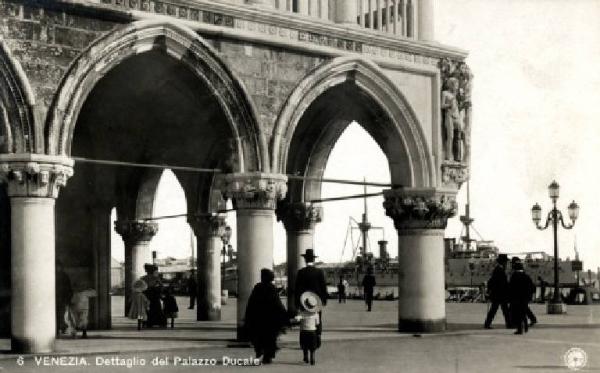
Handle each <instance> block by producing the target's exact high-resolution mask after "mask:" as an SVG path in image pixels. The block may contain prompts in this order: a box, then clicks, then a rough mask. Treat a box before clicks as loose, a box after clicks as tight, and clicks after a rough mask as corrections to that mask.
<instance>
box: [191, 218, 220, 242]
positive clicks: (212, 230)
mask: <svg viewBox="0 0 600 373" xmlns="http://www.w3.org/2000/svg"><path fill="white" fill-rule="evenodd" d="M225 218H226V216H225V215H222V214H221V215H218V214H215V215H204V216H194V217H191V218H190V219H188V223H189V225H190V227H192V230H193V231H194V234H195V235H196V237H222V236H223V234H225V228H226V227H227V222H226V221H225Z"/></svg>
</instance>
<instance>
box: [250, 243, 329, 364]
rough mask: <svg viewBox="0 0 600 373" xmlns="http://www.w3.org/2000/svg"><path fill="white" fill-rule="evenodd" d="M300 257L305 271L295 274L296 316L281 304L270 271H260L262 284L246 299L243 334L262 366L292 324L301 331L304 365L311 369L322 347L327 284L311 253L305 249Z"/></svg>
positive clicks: (272, 356)
mask: <svg viewBox="0 0 600 373" xmlns="http://www.w3.org/2000/svg"><path fill="white" fill-rule="evenodd" d="M302 256H303V257H304V259H305V261H306V267H304V268H302V269H300V270H299V271H298V274H297V276H296V283H295V286H294V290H295V293H294V294H295V296H294V302H295V305H296V308H297V310H298V314H297V315H291V314H290V313H289V312H288V311H287V310H286V309H285V307H284V305H283V303H281V299H280V298H279V292H278V290H277V288H276V287H275V285H274V284H273V281H274V280H275V274H274V273H273V271H271V270H270V269H266V268H263V269H262V270H261V272H260V278H261V281H260V283H258V284H256V285H255V286H254V288H253V290H252V293H251V294H250V297H249V298H248V304H247V307H246V313H245V319H244V331H245V333H246V336H247V337H248V339H249V340H250V341H251V343H252V345H253V346H254V350H255V352H256V357H257V358H261V357H262V363H263V364H269V363H271V362H272V360H273V358H275V353H276V351H277V337H278V336H279V334H281V333H283V332H284V331H285V329H286V328H288V327H291V326H292V325H295V324H297V325H299V327H300V347H301V348H302V353H303V361H304V362H305V363H307V364H308V363H310V364H311V365H315V363H316V350H317V349H318V348H319V347H320V346H321V334H322V331H323V314H322V309H323V307H324V306H325V305H326V304H327V284H326V282H325V274H324V273H323V271H322V270H321V269H318V268H316V267H315V265H314V264H315V258H316V255H315V253H314V250H313V249H307V250H306V252H305V253H304V254H302Z"/></svg>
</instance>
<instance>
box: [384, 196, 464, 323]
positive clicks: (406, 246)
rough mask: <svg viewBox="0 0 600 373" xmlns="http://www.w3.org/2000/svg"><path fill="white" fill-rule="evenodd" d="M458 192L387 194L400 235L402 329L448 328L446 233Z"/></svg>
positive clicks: (388, 208)
mask: <svg viewBox="0 0 600 373" xmlns="http://www.w3.org/2000/svg"><path fill="white" fill-rule="evenodd" d="M455 196H456V191H450V190H439V189H433V188H431V189H414V188H401V189H394V190H386V191H385V192H384V197H385V202H384V207H385V211H386V215H388V216H389V217H391V218H392V219H393V220H394V226H395V227H396V230H397V231H398V279H399V284H398V295H399V300H398V329H399V330H400V331H405V332H438V331H443V330H445V328H446V305H445V289H444V281H445V279H444V229H445V228H446V223H447V220H448V218H449V217H451V216H453V215H454V214H455V213H456V210H457V205H456V199H455Z"/></svg>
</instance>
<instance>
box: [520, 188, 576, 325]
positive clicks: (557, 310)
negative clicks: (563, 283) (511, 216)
mask: <svg viewBox="0 0 600 373" xmlns="http://www.w3.org/2000/svg"><path fill="white" fill-rule="evenodd" d="M559 191H560V186H559V185H558V183H557V182H556V181H553V182H552V183H551V184H550V185H549V186H548V195H549V197H550V199H552V210H550V212H548V216H547V218H546V224H545V225H544V226H541V225H540V222H541V220H542V208H541V207H540V205H538V204H537V203H536V204H535V205H533V207H532V208H531V218H532V220H533V223H534V224H535V226H536V228H537V229H539V230H544V229H546V228H548V226H549V225H550V222H552V230H553V234H554V296H553V298H552V300H550V301H549V302H548V313H549V314H561V313H565V312H566V306H565V304H563V302H562V300H561V297H560V291H559V279H558V222H559V221H560V224H561V225H562V227H563V228H565V229H571V228H573V226H575V221H576V220H577V217H578V216H579V205H578V204H577V203H575V201H573V202H571V203H570V204H569V207H568V213H569V218H570V219H571V224H565V222H564V220H563V216H562V213H561V212H560V211H559V210H558V209H557V208H556V201H557V200H558V197H559V194H560V193H559Z"/></svg>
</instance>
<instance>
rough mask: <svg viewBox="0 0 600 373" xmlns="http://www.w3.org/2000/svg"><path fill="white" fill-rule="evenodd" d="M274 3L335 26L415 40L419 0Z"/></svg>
mask: <svg viewBox="0 0 600 373" xmlns="http://www.w3.org/2000/svg"><path fill="white" fill-rule="evenodd" d="M264 1H265V2H268V1H269V0H264ZM273 1H274V3H273V5H274V7H275V9H278V10H280V11H282V12H292V13H298V14H302V15H305V16H309V17H315V18H320V19H323V20H329V21H332V22H336V23H348V24H352V23H356V24H358V25H360V26H362V27H364V28H369V29H373V30H377V31H381V32H385V33H388V34H393V35H399V36H404V37H408V38H412V37H415V19H416V18H415V16H416V10H417V7H416V4H415V3H416V2H417V0H273ZM353 2H355V4H354V3H353Z"/></svg>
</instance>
